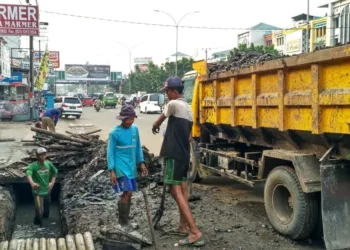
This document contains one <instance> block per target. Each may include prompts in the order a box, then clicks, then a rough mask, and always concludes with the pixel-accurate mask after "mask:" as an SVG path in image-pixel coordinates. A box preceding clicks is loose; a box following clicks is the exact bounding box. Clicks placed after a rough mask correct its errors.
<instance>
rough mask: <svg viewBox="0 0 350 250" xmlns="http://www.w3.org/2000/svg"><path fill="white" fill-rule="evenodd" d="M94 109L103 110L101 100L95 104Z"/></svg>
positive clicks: (97, 100)
mask: <svg viewBox="0 0 350 250" xmlns="http://www.w3.org/2000/svg"><path fill="white" fill-rule="evenodd" d="M94 107H95V109H100V108H101V100H100V99H99V98H97V99H96V100H95V102H94Z"/></svg>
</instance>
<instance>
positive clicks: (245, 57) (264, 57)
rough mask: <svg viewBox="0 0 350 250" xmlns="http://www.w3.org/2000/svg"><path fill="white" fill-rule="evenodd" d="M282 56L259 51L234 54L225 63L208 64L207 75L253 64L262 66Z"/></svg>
mask: <svg viewBox="0 0 350 250" xmlns="http://www.w3.org/2000/svg"><path fill="white" fill-rule="evenodd" d="M284 57H286V56H283V55H277V56H275V55H272V54H269V53H265V52H259V51H239V52H234V53H232V55H231V56H230V58H229V59H228V60H227V61H226V62H217V63H212V64H208V70H209V74H212V73H219V72H223V71H228V70H236V69H240V68H244V67H249V66H251V65H255V64H262V63H264V62H267V61H271V60H275V59H279V58H284Z"/></svg>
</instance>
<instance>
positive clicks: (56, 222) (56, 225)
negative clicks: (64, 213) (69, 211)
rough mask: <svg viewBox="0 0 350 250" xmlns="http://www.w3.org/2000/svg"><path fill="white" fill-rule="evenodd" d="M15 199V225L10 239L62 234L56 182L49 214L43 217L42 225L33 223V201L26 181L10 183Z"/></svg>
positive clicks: (58, 193)
mask: <svg viewBox="0 0 350 250" xmlns="http://www.w3.org/2000/svg"><path fill="white" fill-rule="evenodd" d="M12 189H13V193H14V195H15V199H16V213H15V223H14V224H15V225H14V230H13V233H12V239H23V238H59V237H62V236H63V235H64V234H63V232H62V227H61V216H60V205H59V195H60V184H59V183H57V184H56V185H55V186H54V188H53V189H52V192H51V205H50V216H49V218H47V219H44V225H43V227H39V226H37V225H34V223H33V220H34V213H35V212H34V201H33V195H32V191H31V187H30V185H29V184H28V183H17V184H13V185H12Z"/></svg>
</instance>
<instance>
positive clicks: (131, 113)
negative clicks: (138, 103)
mask: <svg viewBox="0 0 350 250" xmlns="http://www.w3.org/2000/svg"><path fill="white" fill-rule="evenodd" d="M129 117H135V118H137V115H136V113H135V110H134V107H133V106H132V105H129V104H125V105H124V106H123V107H122V109H121V110H120V113H119V115H118V116H117V119H118V120H121V121H123V120H125V119H126V118H129Z"/></svg>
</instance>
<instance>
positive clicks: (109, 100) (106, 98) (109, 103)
mask: <svg viewBox="0 0 350 250" xmlns="http://www.w3.org/2000/svg"><path fill="white" fill-rule="evenodd" d="M116 106H117V97H115V95H114V93H113V92H106V93H105V94H104V95H103V100H102V107H103V108H106V107H112V108H115V107H116Z"/></svg>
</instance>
